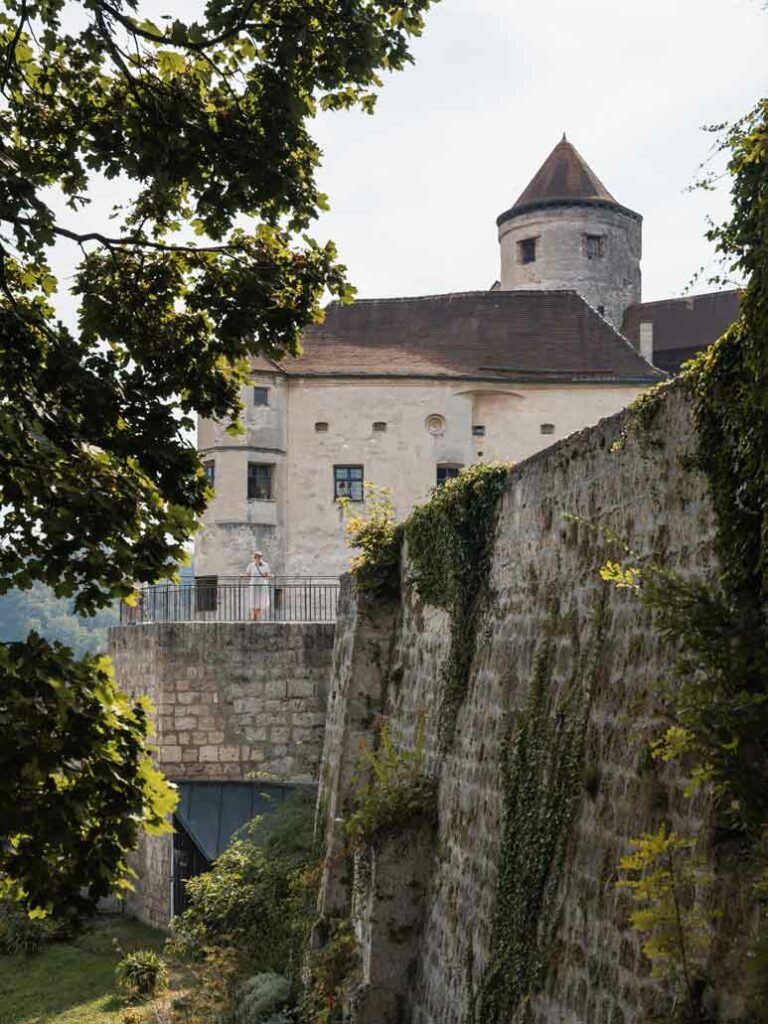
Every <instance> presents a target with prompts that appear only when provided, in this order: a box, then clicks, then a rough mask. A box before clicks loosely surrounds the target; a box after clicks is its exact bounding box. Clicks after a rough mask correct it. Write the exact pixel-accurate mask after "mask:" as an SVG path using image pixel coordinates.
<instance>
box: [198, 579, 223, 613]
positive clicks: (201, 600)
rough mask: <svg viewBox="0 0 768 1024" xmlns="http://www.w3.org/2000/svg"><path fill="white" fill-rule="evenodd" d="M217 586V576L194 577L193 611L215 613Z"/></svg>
mask: <svg viewBox="0 0 768 1024" xmlns="http://www.w3.org/2000/svg"><path fill="white" fill-rule="evenodd" d="M218 586H219V577H218V576H195V609H196V610H197V611H199V612H215V611H216V599H217V596H218Z"/></svg>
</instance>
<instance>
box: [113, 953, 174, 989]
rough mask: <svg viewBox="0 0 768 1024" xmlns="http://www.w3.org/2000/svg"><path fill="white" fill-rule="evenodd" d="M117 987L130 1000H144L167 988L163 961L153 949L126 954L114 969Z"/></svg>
mask: <svg viewBox="0 0 768 1024" xmlns="http://www.w3.org/2000/svg"><path fill="white" fill-rule="evenodd" d="M115 978H116V979H117V984H118V987H119V988H121V989H122V990H123V991H124V992H125V993H126V994H127V995H128V996H130V997H131V998H139V999H144V998H146V997H148V996H153V995H155V993H157V992H162V991H163V989H165V988H167V987H168V969H167V968H166V966H165V961H164V960H163V958H162V957H161V956H159V955H158V954H157V953H155V951H154V950H153V949H135V950H133V952H131V953H126V955H125V956H124V957H123V959H122V960H120V962H119V963H118V964H117V966H116V967H115Z"/></svg>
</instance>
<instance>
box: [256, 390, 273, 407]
mask: <svg viewBox="0 0 768 1024" xmlns="http://www.w3.org/2000/svg"><path fill="white" fill-rule="evenodd" d="M253 404H254V405H269V388H254V389H253Z"/></svg>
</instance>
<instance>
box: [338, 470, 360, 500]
mask: <svg viewBox="0 0 768 1024" xmlns="http://www.w3.org/2000/svg"><path fill="white" fill-rule="evenodd" d="M333 497H334V499H336V498H349V499H350V500H351V501H362V500H363V467H362V466H334V467H333Z"/></svg>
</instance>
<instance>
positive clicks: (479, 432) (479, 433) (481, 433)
mask: <svg viewBox="0 0 768 1024" xmlns="http://www.w3.org/2000/svg"><path fill="white" fill-rule="evenodd" d="M472 435H473V436H474V437H485V427H484V426H483V425H482V423H476V424H475V425H474V427H472Z"/></svg>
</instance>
